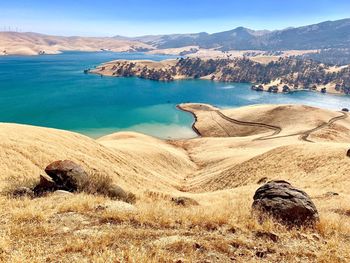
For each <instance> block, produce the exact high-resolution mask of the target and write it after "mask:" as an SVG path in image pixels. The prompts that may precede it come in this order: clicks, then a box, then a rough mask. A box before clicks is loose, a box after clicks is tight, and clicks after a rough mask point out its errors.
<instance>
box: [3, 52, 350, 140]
mask: <svg viewBox="0 0 350 263" xmlns="http://www.w3.org/2000/svg"><path fill="white" fill-rule="evenodd" d="M166 58H168V57H166V56H155V55H145V54H142V53H134V54H126V53H112V52H96V53H86V52H65V53H63V54H60V55H45V56H33V57H25V56H23V57H22V56H8V57H0V121H1V122H15V123H23V124H31V125H38V126H45V127H52V128H59V129H65V130H71V131H76V132H80V133H83V134H86V135H88V136H91V137H99V136H102V135H105V134H109V133H113V132H116V131H121V130H133V131H138V132H143V133H146V134H150V135H155V136H158V137H162V138H168V137H171V138H184V137H192V136H194V133H193V132H192V130H191V124H192V121H193V119H192V116H191V115H190V114H188V113H184V112H181V111H179V110H177V109H176V107H175V106H176V104H178V103H182V102H202V103H210V104H214V105H217V106H220V107H239V106H243V105H249V104H258V103H298V104H307V105H311V106H318V107H322V108H329V109H341V108H344V107H347V108H350V97H349V96H335V95H324V94H319V93H311V92H298V93H293V94H270V93H259V92H256V91H251V90H250V85H249V84H232V83H217V82H211V81H205V80H182V81H174V82H170V83H166V82H156V81H150V80H143V79H138V78H112V77H102V78H101V77H100V76H96V75H89V74H88V75H86V74H83V70H84V69H86V68H90V67H94V66H96V65H98V64H100V63H102V62H106V61H110V60H114V59H152V60H162V59H166Z"/></svg>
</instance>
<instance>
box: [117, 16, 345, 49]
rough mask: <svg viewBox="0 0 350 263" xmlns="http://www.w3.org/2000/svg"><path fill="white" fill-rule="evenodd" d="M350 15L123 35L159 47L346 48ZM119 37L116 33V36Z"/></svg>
mask: <svg viewBox="0 0 350 263" xmlns="http://www.w3.org/2000/svg"><path fill="white" fill-rule="evenodd" d="M348 32H350V18H345V19H341V20H335V21H324V22H320V23H317V24H311V25H306V26H301V27H289V28H286V29H282V30H273V31H269V30H253V29H250V28H245V27H242V26H241V27H237V28H234V29H231V30H227V31H222V32H217V33H212V34H209V33H206V32H201V33H190V34H170V35H147V36H139V37H132V38H126V39H129V40H134V41H140V42H144V43H146V44H149V45H153V46H155V47H156V48H159V49H166V48H179V47H185V46H199V47H200V48H215V49H219V50H221V51H227V50H292V49H296V50H301V49H325V48H346V47H348V46H349V44H350V35H349V34H348ZM116 37H117V38H119V37H120V36H116Z"/></svg>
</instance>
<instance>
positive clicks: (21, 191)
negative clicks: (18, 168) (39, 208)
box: [12, 187, 35, 198]
mask: <svg viewBox="0 0 350 263" xmlns="http://www.w3.org/2000/svg"><path fill="white" fill-rule="evenodd" d="M34 195H35V194H34V192H33V191H32V190H31V189H29V188H28V187H18V188H16V189H15V190H14V191H13V192H12V196H13V197H30V198H33V197H34Z"/></svg>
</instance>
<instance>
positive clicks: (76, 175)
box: [45, 160, 88, 192]
mask: <svg viewBox="0 0 350 263" xmlns="http://www.w3.org/2000/svg"><path fill="white" fill-rule="evenodd" d="M45 172H46V173H47V174H48V175H49V176H50V177H51V178H52V180H53V181H54V182H55V184H56V186H57V189H59V190H66V191H69V192H75V191H77V190H79V189H80V188H81V186H82V185H83V184H84V183H85V182H86V181H87V180H88V174H87V173H86V172H85V171H84V169H83V168H82V167H81V166H80V165H78V164H76V163H74V162H72V161H69V160H64V161H56V162H53V163H51V164H50V165H48V166H47V167H46V169H45Z"/></svg>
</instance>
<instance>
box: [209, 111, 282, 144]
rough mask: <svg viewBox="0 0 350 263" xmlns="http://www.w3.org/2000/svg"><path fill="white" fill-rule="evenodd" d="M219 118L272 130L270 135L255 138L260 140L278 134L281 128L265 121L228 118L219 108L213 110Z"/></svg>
mask: <svg viewBox="0 0 350 263" xmlns="http://www.w3.org/2000/svg"><path fill="white" fill-rule="evenodd" d="M214 111H215V112H216V113H217V114H218V115H219V116H220V117H221V118H223V119H224V120H226V121H228V122H231V123H234V124H238V125H243V126H250V127H260V128H265V129H269V130H273V133H272V134H270V135H265V136H262V137H259V138H257V139H255V140H261V139H265V138H269V137H271V136H275V135H278V134H279V133H280V132H281V131H282V128H281V127H278V126H274V125H269V124H265V123H260V122H249V121H239V120H236V119H233V118H230V117H228V116H226V115H225V114H223V113H222V112H221V111H219V110H214Z"/></svg>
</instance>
